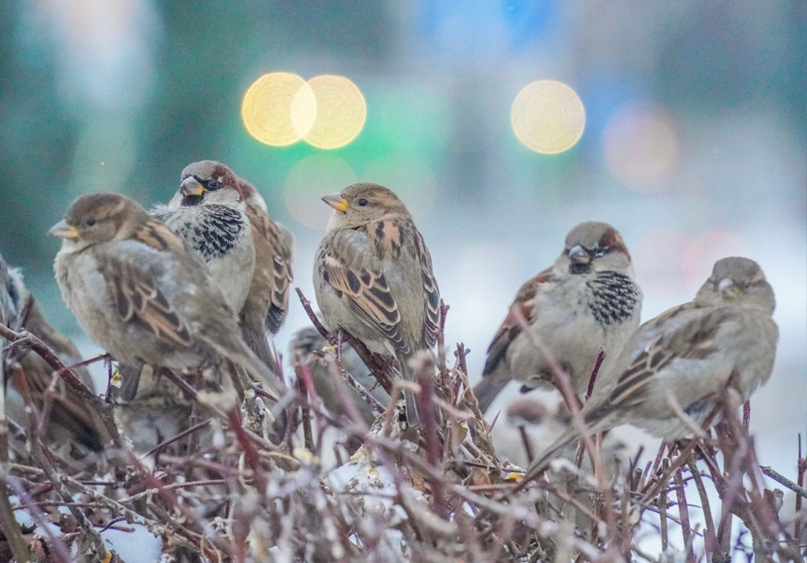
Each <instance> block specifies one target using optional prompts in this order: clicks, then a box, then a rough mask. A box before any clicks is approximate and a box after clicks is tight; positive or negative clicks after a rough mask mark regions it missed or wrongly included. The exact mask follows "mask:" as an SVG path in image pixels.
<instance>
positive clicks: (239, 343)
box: [207, 338, 286, 398]
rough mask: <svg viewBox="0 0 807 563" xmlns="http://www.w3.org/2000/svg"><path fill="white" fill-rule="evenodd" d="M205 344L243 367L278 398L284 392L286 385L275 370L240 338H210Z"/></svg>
mask: <svg viewBox="0 0 807 563" xmlns="http://www.w3.org/2000/svg"><path fill="white" fill-rule="evenodd" d="M207 344H209V345H210V347H212V348H213V349H214V350H215V351H216V352H218V353H219V354H221V355H222V356H224V357H225V358H227V359H228V360H230V361H231V362H233V363H234V364H238V365H239V366H241V367H243V368H244V369H245V370H247V371H248V372H249V374H250V375H251V376H252V377H254V378H255V379H256V380H257V381H261V382H263V384H264V385H265V386H266V388H267V390H269V391H271V392H272V393H273V394H275V395H276V396H277V397H278V398H280V397H282V396H283V395H284V394H285V392H286V385H285V384H284V383H283V380H282V379H280V376H278V374H277V372H275V371H274V370H273V369H271V368H270V367H269V366H267V365H266V364H265V363H263V362H262V361H261V360H260V359H259V358H258V356H257V355H255V352H253V351H252V350H250V349H249V346H247V344H246V343H245V342H244V341H243V340H242V339H241V338H231V339H229V340H225V341H220V340H216V339H211V340H209V341H207Z"/></svg>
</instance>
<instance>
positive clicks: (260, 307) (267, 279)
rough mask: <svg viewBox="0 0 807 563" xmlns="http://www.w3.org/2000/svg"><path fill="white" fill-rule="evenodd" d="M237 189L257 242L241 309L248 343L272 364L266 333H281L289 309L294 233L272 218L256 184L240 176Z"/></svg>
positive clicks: (262, 358)
mask: <svg viewBox="0 0 807 563" xmlns="http://www.w3.org/2000/svg"><path fill="white" fill-rule="evenodd" d="M236 190H237V191H238V193H239V195H240V196H241V200H242V201H243V202H244V204H245V206H246V208H245V212H246V215H247V218H248V219H249V222H250V225H251V229H252V239H253V241H254V245H255V271H254V273H253V275H252V283H251V284H250V286H249V292H248V293H247V298H246V301H245V303H244V306H243V307H242V309H241V310H240V322H241V328H242V330H243V333H244V340H246V342H247V344H249V345H250V347H251V348H252V349H253V350H254V351H255V353H256V354H257V355H258V357H259V358H260V359H261V360H262V361H263V362H264V363H265V364H267V365H270V366H271V365H273V363H274V361H275V360H274V354H272V352H271V351H270V350H269V347H268V344H267V341H266V332H267V331H268V332H269V333H271V334H273V335H274V334H277V332H278V330H280V326H281V324H283V321H284V320H285V319H286V314H287V313H288V310H289V288H290V287H291V282H292V273H291V254H292V246H293V244H294V236H293V235H292V234H291V231H289V230H288V229H287V228H286V227H284V226H283V225H281V224H280V223H277V222H275V221H272V219H271V218H270V217H269V212H268V209H267V207H266V202H265V201H264V199H263V198H262V197H261V195H260V194H259V193H258V191H257V190H256V189H255V187H254V186H253V185H252V184H250V183H249V182H247V181H246V180H244V179H242V178H238V179H237V181H236Z"/></svg>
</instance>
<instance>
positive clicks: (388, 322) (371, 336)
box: [314, 183, 440, 426]
mask: <svg viewBox="0 0 807 563" xmlns="http://www.w3.org/2000/svg"><path fill="white" fill-rule="evenodd" d="M322 199H323V201H325V203H327V204H328V205H330V206H331V207H333V209H334V212H333V215H332V217H331V220H330V222H329V224H328V232H327V234H326V235H325V238H323V240H322V242H321V243H320V245H319V248H318V249H317V253H316V258H315V260H314V291H315V293H316V298H317V303H318V304H319V307H320V311H321V312H322V317H323V320H324V324H325V326H326V327H328V329H329V330H330V331H332V332H335V331H338V330H340V329H342V330H345V331H347V332H348V333H350V334H351V335H352V336H353V337H355V338H357V339H358V340H359V341H361V342H362V343H363V344H364V345H365V346H366V347H367V348H368V349H369V350H370V351H371V352H375V353H377V354H384V355H386V356H394V357H395V358H397V360H398V365H399V369H400V373H401V374H402V375H403V377H404V378H406V379H409V380H411V381H415V380H416V379H417V375H416V373H414V370H413V368H412V366H410V365H409V362H410V360H411V359H412V358H413V357H415V356H416V355H418V354H419V353H420V352H422V351H428V353H430V354H431V349H432V348H433V347H434V345H435V343H436V340H437V331H438V327H439V324H440V291H439V289H438V287H437V281H436V280H435V278H434V272H433V271H432V260H431V256H430V255H429V250H428V249H427V248H426V244H425V243H424V242H423V237H422V236H421V234H420V231H418V229H417V227H416V226H415V223H414V220H413V219H412V215H410V213H409V211H408V210H407V208H406V206H405V205H404V204H403V202H402V201H401V200H400V199H399V198H398V196H396V195H395V194H394V193H393V192H392V191H391V190H389V189H387V188H385V187H383V186H379V185H377V184H370V183H360V184H353V185H351V186H348V187H347V188H345V189H344V190H343V191H342V193H340V194H334V195H328V196H325V197H323V198H322ZM405 398H406V409H407V418H408V420H409V423H410V424H412V425H413V426H417V425H418V424H419V416H418V412H417V404H416V402H415V399H414V396H413V395H412V394H411V393H405Z"/></svg>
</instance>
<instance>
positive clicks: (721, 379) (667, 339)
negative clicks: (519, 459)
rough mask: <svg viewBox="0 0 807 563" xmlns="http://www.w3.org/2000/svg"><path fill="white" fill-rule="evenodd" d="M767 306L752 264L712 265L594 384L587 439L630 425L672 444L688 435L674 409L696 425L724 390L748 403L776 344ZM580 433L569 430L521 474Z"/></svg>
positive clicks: (586, 414) (770, 302)
mask: <svg viewBox="0 0 807 563" xmlns="http://www.w3.org/2000/svg"><path fill="white" fill-rule="evenodd" d="M774 306H775V299H774V295H773V289H772V288H771V286H770V284H769V283H768V282H767V281H766V279H765V274H764V273H763V272H762V269H761V268H760V267H759V265H758V264H757V263H756V262H754V261H753V260H749V259H747V258H737V257H732V258H723V259H722V260H718V261H717V263H716V264H715V265H714V268H713V270H712V275H711V276H710V277H709V279H708V280H706V282H705V283H704V284H703V285H702V286H701V288H700V289H699V290H698V293H697V295H696V296H695V299H693V300H692V301H690V302H688V303H684V304H683V305H679V306H677V307H673V308H672V309H669V310H668V311H666V312H664V313H662V314H661V315H659V316H658V317H656V318H654V319H652V320H650V321H648V322H646V323H644V324H643V325H642V326H641V327H640V328H639V330H637V331H636V332H635V333H634V334H633V336H631V338H630V339H629V340H628V342H627V343H626V344H625V347H624V348H623V350H622V353H621V354H620V355H619V357H618V358H617V359H616V361H615V362H614V363H613V364H612V366H611V369H610V370H609V371H607V372H605V373H604V374H603V377H602V378H600V379H598V381H597V384H596V386H595V388H594V393H593V394H592V396H591V398H590V399H589V401H588V402H587V403H586V405H585V407H584V408H583V410H582V413H581V415H582V417H583V420H584V421H585V423H586V425H587V426H588V428H589V430H590V431H591V433H595V432H601V431H604V430H608V429H610V428H613V427H614V426H617V425H620V424H633V425H636V426H638V427H640V428H643V429H644V430H647V431H648V432H650V433H652V434H654V435H656V436H659V437H661V438H663V439H664V440H667V441H670V440H676V439H679V438H683V437H686V436H689V435H691V432H692V430H691V426H689V425H687V424H686V423H685V422H684V421H683V420H682V417H681V416H679V414H678V413H677V412H676V408H675V406H676V405H677V407H678V408H679V409H680V410H681V411H683V412H684V413H685V414H686V415H687V416H688V417H689V418H690V419H691V420H692V421H693V422H694V423H695V424H701V423H703V422H704V421H705V420H706V418H707V417H708V416H709V415H710V414H711V413H712V412H713V411H714V409H715V408H716V407H717V406H718V405H719V404H720V401H721V398H722V397H723V394H724V392H725V391H726V389H727V388H732V389H734V390H736V392H737V393H738V394H739V396H740V400H741V401H747V400H748V399H749V398H750V397H751V394H752V393H753V392H754V390H756V388H757V387H759V386H760V385H762V384H763V383H765V382H766V381H768V379H769V378H770V376H771V371H772V370H773V362H774V357H775V355H776V343H777V340H778V338H779V329H778V328H777V326H776V323H775V322H774V321H773V318H772V315H773V310H774ZM579 435H580V433H579V431H578V429H577V427H576V426H570V427H569V428H568V429H567V430H566V431H565V432H564V433H563V435H561V436H560V437H559V438H558V440H557V441H555V443H554V444H553V445H552V446H550V447H549V448H547V450H546V451H545V452H544V453H543V454H542V455H541V456H540V457H539V458H538V459H536V460H535V462H534V463H533V464H532V466H531V467H530V469H529V470H528V472H527V474H528V475H532V474H534V473H536V472H537V471H539V470H540V469H542V468H543V466H544V465H545V464H546V463H547V462H548V461H549V460H550V459H551V458H552V457H553V456H554V455H555V453H556V452H557V451H558V450H560V449H561V448H562V447H563V446H564V445H565V444H567V443H569V442H570V441H572V440H574V439H576V438H577V437H579Z"/></svg>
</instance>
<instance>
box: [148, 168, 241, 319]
mask: <svg viewBox="0 0 807 563" xmlns="http://www.w3.org/2000/svg"><path fill="white" fill-rule="evenodd" d="M237 184H238V178H237V177H236V175H235V173H234V172H233V171H232V170H230V169H229V168H228V167H227V166H225V165H224V164H222V163H220V162H216V161H213V160H202V161H199V162H194V163H192V164H189V165H188V166H186V167H185V169H184V170H183V171H182V174H181V175H180V185H179V191H178V192H177V193H176V195H174V197H173V198H172V199H171V201H170V202H169V203H168V205H157V206H155V207H154V209H153V210H152V214H153V215H154V216H156V217H157V218H159V219H160V220H161V221H162V222H163V223H165V225H166V226H167V227H168V228H169V229H171V230H172V231H174V232H175V233H177V234H178V235H179V236H180V237H181V238H182V239H183V240H184V241H185V242H186V243H187V244H188V246H189V247H190V248H191V249H192V250H193V251H195V252H196V253H197V254H198V255H199V256H200V257H201V258H202V260H203V261H204V263H205V264H206V265H207V269H208V271H209V272H210V277H211V278H212V279H213V281H214V282H215V283H216V284H217V285H218V287H219V289H220V290H221V291H222V293H223V294H224V297H225V299H226V300H227V304H228V305H229V306H230V308H232V310H233V311H235V312H236V313H240V312H241V309H242V307H243V306H244V303H245V302H246V300H247V295H248V294H249V290H250V286H251V284H252V277H253V273H254V271H255V244H254V241H253V237H252V228H251V226H250V222H249V219H248V218H247V215H246V205H245V203H244V200H243V198H242V197H241V194H240V192H239V191H238V188H237Z"/></svg>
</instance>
